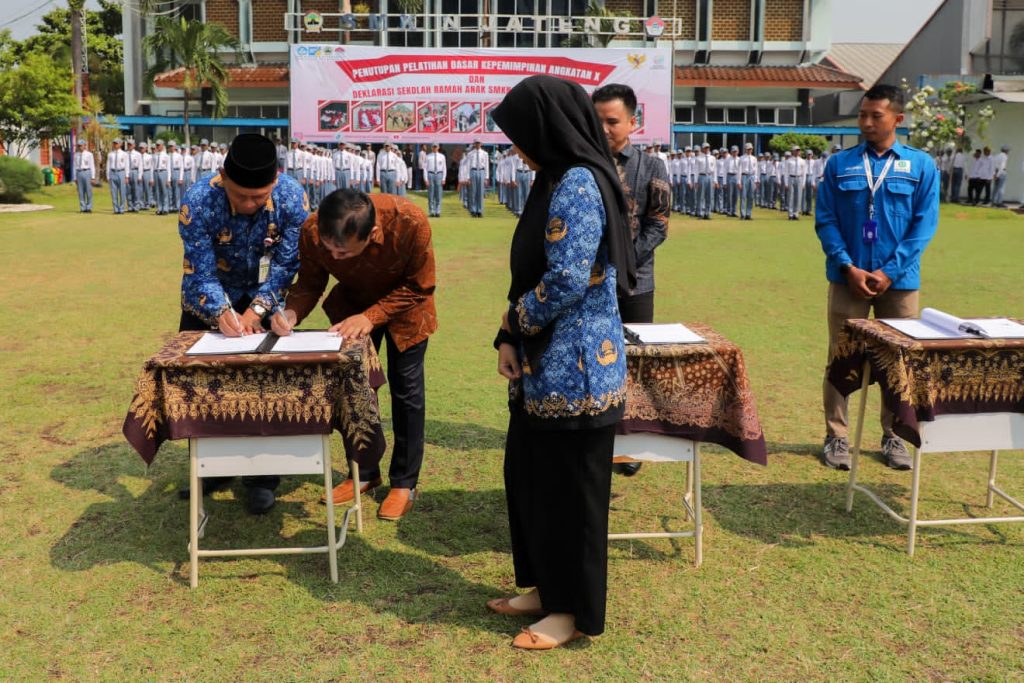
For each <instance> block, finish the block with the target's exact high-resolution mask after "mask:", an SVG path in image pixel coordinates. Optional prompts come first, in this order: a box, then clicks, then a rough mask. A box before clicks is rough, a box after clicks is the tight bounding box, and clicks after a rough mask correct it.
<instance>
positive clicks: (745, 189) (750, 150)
mask: <svg viewBox="0 0 1024 683" xmlns="http://www.w3.org/2000/svg"><path fill="white" fill-rule="evenodd" d="M739 170H740V220H741V221H749V220H752V219H753V216H752V213H753V211H754V197H755V195H756V194H757V187H758V184H759V183H760V181H759V180H758V177H757V157H755V156H754V145H753V144H752V143H749V142H748V143H746V144H745V145H744V146H743V156H742V157H740V161H739Z"/></svg>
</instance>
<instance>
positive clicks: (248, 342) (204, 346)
mask: <svg viewBox="0 0 1024 683" xmlns="http://www.w3.org/2000/svg"><path fill="white" fill-rule="evenodd" d="M266 338H267V334H266V333H265V332H264V333H261V334H247V335H245V336H244V337H225V336H224V335H223V334H221V333H220V332H207V333H206V334H204V335H203V336H202V337H200V338H199V341H197V342H196V343H195V344H193V345H192V347H191V348H189V350H188V351H186V352H185V355H186V356H205V355H209V354H227V353H255V352H256V349H258V348H259V346H260V344H262V343H263V340H264V339H266Z"/></svg>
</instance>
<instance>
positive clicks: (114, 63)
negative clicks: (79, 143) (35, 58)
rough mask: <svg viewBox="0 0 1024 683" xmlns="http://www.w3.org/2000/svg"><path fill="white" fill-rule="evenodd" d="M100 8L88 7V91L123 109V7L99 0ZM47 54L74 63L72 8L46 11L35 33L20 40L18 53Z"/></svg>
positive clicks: (109, 106)
mask: <svg viewBox="0 0 1024 683" xmlns="http://www.w3.org/2000/svg"><path fill="white" fill-rule="evenodd" d="M99 4H100V9H99V10H89V9H85V10H84V11H85V44H86V51H87V54H88V59H89V61H88V67H89V78H88V86H89V93H90V94H94V95H98V96H99V97H100V98H101V99H102V100H103V109H104V111H107V112H109V113H112V114H123V113H124V56H123V55H124V48H123V41H122V38H121V32H122V28H121V7H120V3H118V2H115V1H114V0H100V3H99ZM28 54H39V55H44V56H46V57H47V58H48V59H51V60H53V61H55V62H58V63H60V64H68V65H70V64H71V11H70V10H69V9H68V8H66V7H61V8H57V9H54V10H52V11H50V12H47V13H46V14H45V15H43V17H42V19H40V22H39V25H38V26H36V34H35V35H33V36H30V37H28V38H26V39H25V40H23V41H21V43H20V44H19V45H18V47H17V50H16V56H17V57H19V58H21V57H24V56H25V55H28Z"/></svg>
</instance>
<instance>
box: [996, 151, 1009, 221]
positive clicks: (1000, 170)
mask: <svg viewBox="0 0 1024 683" xmlns="http://www.w3.org/2000/svg"><path fill="white" fill-rule="evenodd" d="M1009 162H1010V146H1009V145H1003V146H1002V147H1000V148H999V154H996V155H994V156H993V157H992V163H993V164H994V166H995V168H994V169H993V172H994V173H995V190H994V191H993V193H992V206H999V207H1003V206H1006V204H1004V203H1003V187H1004V186H1005V185H1006V167H1007V166H1008V165H1009Z"/></svg>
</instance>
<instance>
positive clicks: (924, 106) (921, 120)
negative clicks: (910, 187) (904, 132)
mask: <svg viewBox="0 0 1024 683" xmlns="http://www.w3.org/2000/svg"><path fill="white" fill-rule="evenodd" d="M901 87H902V88H903V90H904V92H905V93H906V94H907V98H906V99H907V104H906V107H905V110H906V111H907V113H909V114H910V115H911V116H910V123H909V125H908V128H909V129H910V144H911V145H913V146H914V147H920V148H921V149H924V150H927V151H929V152H933V153H934V152H937V151H940V150H943V149H946V148H948V147H956V148H958V149H970V147H971V146H972V145H971V137H970V136H969V135H968V134H967V129H968V127H971V128H973V129H974V131H975V132H977V134H978V136H979V137H981V138H982V139H984V138H985V131H986V130H987V129H988V124H989V123H990V122H991V121H992V119H993V118H994V117H995V112H994V111H993V110H992V107H990V106H984V107H981V108H980V109H978V110H977V111H975V112H971V111H968V110H967V108H966V107H965V106H964V105H963V103H962V102H961V98H962V97H963V96H965V95H970V94H972V93H976V92H977V91H978V88H977V86H974V85H971V84H969V83H961V82H960V81H950V82H949V83H946V84H945V85H943V86H942V88H941V89H939V90H936V89H935V88H934V87H932V86H930V85H926V86H924V87H923V88H921V89H919V90H914V89H913V88H911V87H910V85H908V84H907V81H906V79H903V81H902V83H901Z"/></svg>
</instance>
